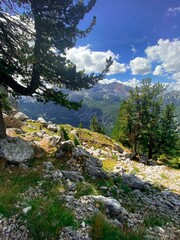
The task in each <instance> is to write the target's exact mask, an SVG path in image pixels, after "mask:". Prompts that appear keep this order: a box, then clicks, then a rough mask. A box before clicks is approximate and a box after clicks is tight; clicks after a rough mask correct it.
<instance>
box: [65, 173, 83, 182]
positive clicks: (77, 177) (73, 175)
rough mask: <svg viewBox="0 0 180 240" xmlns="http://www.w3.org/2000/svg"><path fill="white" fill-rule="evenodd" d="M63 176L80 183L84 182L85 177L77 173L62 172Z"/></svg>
mask: <svg viewBox="0 0 180 240" xmlns="http://www.w3.org/2000/svg"><path fill="white" fill-rule="evenodd" d="M61 172H62V174H63V176H64V177H65V178H67V179H70V180H71V181H75V182H79V181H84V177H83V176H82V175H81V174H80V173H79V172H76V171H61Z"/></svg>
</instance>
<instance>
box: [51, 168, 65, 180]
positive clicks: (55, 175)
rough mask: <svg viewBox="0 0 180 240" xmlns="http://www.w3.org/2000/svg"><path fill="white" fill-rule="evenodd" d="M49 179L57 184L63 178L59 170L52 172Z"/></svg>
mask: <svg viewBox="0 0 180 240" xmlns="http://www.w3.org/2000/svg"><path fill="white" fill-rule="evenodd" d="M51 177H52V179H53V180H54V181H55V182H59V181H61V179H62V178H63V174H62V172H61V171H60V170H56V171H53V172H52V175H51Z"/></svg>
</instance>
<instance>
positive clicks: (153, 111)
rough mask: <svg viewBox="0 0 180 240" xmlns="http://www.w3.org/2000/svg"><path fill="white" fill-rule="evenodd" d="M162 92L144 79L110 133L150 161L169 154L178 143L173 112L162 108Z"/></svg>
mask: <svg viewBox="0 0 180 240" xmlns="http://www.w3.org/2000/svg"><path fill="white" fill-rule="evenodd" d="M164 90H165V87H164V85H163V84H161V83H156V84H154V85H152V84H151V79H149V78H148V79H144V80H143V81H142V86H141V87H136V88H135V89H134V90H131V91H130V96H129V99H128V100H126V101H124V102H123V104H122V105H121V107H120V110H119V115H118V119H117V122H116V124H115V127H114V130H113V137H114V138H115V139H117V140H118V141H121V142H122V143H124V144H127V142H129V144H130V145H131V146H133V149H134V152H135V153H136V154H138V153H142V152H143V153H146V154H147V156H148V158H149V159H150V158H152V157H153V154H161V153H166V154H168V153H170V152H171V150H172V149H174V147H175V145H176V143H177V140H178V133H177V131H176V130H177V124H176V121H175V118H174V117H175V116H174V112H175V108H174V106H173V105H172V104H169V105H166V106H164V103H163V99H162V96H161V93H162V92H163V91H164Z"/></svg>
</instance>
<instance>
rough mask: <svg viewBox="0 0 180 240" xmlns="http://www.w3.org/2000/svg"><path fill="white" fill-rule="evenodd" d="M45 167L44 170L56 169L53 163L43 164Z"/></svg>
mask: <svg viewBox="0 0 180 240" xmlns="http://www.w3.org/2000/svg"><path fill="white" fill-rule="evenodd" d="M43 166H44V168H45V169H47V170H52V169H54V166H53V164H52V162H44V163H43Z"/></svg>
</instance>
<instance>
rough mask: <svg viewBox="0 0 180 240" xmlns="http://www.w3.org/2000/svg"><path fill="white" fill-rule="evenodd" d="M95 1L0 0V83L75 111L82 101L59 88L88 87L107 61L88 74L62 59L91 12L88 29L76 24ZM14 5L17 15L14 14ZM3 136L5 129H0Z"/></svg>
mask: <svg viewBox="0 0 180 240" xmlns="http://www.w3.org/2000/svg"><path fill="white" fill-rule="evenodd" d="M95 3H96V0H89V2H88V3H87V4H85V3H84V1H82V0H76V1H74V0H67V1H59V0H46V1H41V0H2V1H1V3H0V29H1V33H0V55H1V59H0V85H2V86H5V87H6V88H8V91H9V92H11V93H12V94H13V95H24V96H33V97H35V98H36V99H37V100H39V101H43V102H47V101H50V100H51V101H53V102H55V103H57V104H61V105H63V106H66V107H68V108H72V109H75V110H77V109H78V108H79V107H80V106H81V102H80V103H75V102H71V101H69V100H68V98H67V97H68V96H67V95H66V94H64V93H63V92H62V88H67V89H70V90H80V89H82V88H89V87H91V86H93V85H94V84H95V83H96V82H97V81H98V80H100V79H102V78H103V77H104V74H105V73H106V72H107V71H108V69H109V66H110V65H111V64H112V61H111V59H109V60H107V66H106V67H105V69H104V71H103V72H102V73H101V74H99V75H97V74H94V73H92V74H90V75H87V74H85V73H84V71H77V70H76V66H75V65H74V64H73V63H72V62H70V61H69V60H68V59H66V55H65V50H66V49H69V48H72V47H73V46H75V43H76V40H77V38H82V37H85V36H86V35H87V34H88V33H89V32H90V31H91V30H92V28H93V26H94V24H95V22H96V19H95V17H94V18H93V19H92V22H91V23H90V25H89V27H88V28H87V29H85V30H83V31H82V30H80V29H79V28H78V26H79V23H80V21H81V20H83V18H84V17H85V15H86V14H87V13H89V12H90V11H91V9H92V8H93V6H94V5H95ZM18 9H20V13H21V14H20V13H19V14H18V15H17V11H18ZM22 11H23V13H22ZM0 105H2V103H0ZM0 110H1V108H0ZM0 120H2V119H1V118H0ZM0 124H1V125H2V124H3V123H2V121H1V122H0ZM2 137H4V134H1V133H0V138H2Z"/></svg>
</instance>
